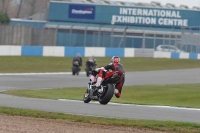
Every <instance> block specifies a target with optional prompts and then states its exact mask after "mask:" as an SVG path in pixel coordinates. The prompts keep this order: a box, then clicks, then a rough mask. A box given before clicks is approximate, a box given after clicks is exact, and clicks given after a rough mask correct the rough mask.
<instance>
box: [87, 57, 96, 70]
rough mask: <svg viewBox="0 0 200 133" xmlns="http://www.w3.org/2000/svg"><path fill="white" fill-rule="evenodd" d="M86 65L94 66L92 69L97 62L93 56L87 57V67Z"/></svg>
mask: <svg viewBox="0 0 200 133" xmlns="http://www.w3.org/2000/svg"><path fill="white" fill-rule="evenodd" d="M87 64H92V65H93V66H94V68H96V65H97V61H96V59H95V57H94V56H91V57H89V58H88V59H87V61H86V66H87Z"/></svg>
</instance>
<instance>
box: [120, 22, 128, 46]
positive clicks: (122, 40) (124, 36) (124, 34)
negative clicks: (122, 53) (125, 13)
mask: <svg viewBox="0 0 200 133" xmlns="http://www.w3.org/2000/svg"><path fill="white" fill-rule="evenodd" d="M128 28H129V27H128V26H127V27H126V28H125V29H124V33H123V37H122V39H121V41H120V43H119V46H118V47H121V45H122V43H123V42H124V40H125V38H126V30H127V29H128Z"/></svg>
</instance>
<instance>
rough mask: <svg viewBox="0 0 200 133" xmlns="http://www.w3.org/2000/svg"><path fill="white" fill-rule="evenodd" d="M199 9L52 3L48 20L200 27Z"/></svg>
mask: <svg viewBox="0 0 200 133" xmlns="http://www.w3.org/2000/svg"><path fill="white" fill-rule="evenodd" d="M199 16H200V11H196V10H181V9H179V10H178V9H167V8H148V7H133V6H131V7H129V6H114V5H90V4H72V3H64V2H62V3H59V2H50V11H49V21H60V22H69V21H72V22H73V21H74V22H85V23H97V24H99V23H102V24H111V21H112V20H115V24H116V25H140V26H151V27H169V28H171V27H177V28H178V27H179V28H180V27H184V26H200V17H199Z"/></svg>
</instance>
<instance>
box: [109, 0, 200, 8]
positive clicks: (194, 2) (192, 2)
mask: <svg viewBox="0 0 200 133" xmlns="http://www.w3.org/2000/svg"><path fill="white" fill-rule="evenodd" d="M113 1H129V2H145V3H151V1H156V2H160V3H161V4H162V5H165V4H166V3H172V4H175V5H176V6H180V5H187V6H189V7H190V8H192V7H193V6H198V7H200V0H113Z"/></svg>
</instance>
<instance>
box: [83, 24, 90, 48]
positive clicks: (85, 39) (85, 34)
mask: <svg viewBox="0 0 200 133" xmlns="http://www.w3.org/2000/svg"><path fill="white" fill-rule="evenodd" d="M88 27H89V25H87V26H86V27H85V33H84V46H86V41H87V38H86V36H87V28H88Z"/></svg>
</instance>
